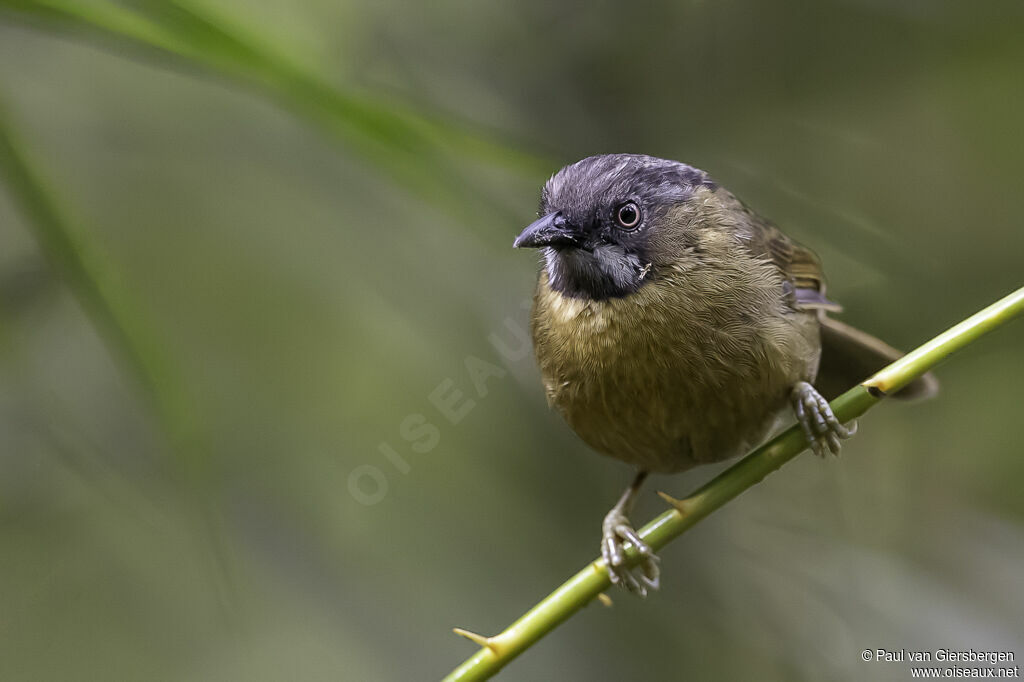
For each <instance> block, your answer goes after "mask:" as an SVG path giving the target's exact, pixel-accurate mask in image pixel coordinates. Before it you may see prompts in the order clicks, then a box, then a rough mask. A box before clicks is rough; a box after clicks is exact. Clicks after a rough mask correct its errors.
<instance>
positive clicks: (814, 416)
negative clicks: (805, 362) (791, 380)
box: [791, 381, 857, 457]
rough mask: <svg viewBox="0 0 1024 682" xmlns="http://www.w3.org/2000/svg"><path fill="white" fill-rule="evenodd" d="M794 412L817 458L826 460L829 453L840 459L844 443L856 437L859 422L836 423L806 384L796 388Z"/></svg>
mask: <svg viewBox="0 0 1024 682" xmlns="http://www.w3.org/2000/svg"><path fill="white" fill-rule="evenodd" d="M791 400H792V403H793V412H794V413H795V414H796V420H797V422H798V423H799V424H800V428H801V429H802V430H803V432H804V437H805V438H807V443H808V445H810V448H811V450H812V451H813V452H814V454H816V455H818V456H819V457H824V456H825V453H826V452H831V453H832V454H833V455H838V454H839V451H840V450H841V449H842V441H843V440H845V439H847V438H849V437H850V436H852V435H853V434H855V433H857V422H852V423H851V424H850V426H843V425H842V424H840V423H839V420H838V419H836V416H835V414H834V413H833V412H832V408H831V407H830V406H829V404H828V401H827V400H825V398H823V397H822V396H821V394H820V393H818V392H817V391H816V390H815V389H814V387H813V386H811V385H810V384H809V383H807V382H806V381H801V382H799V383H798V384H797V385H796V386H794V387H793V393H792V399H791Z"/></svg>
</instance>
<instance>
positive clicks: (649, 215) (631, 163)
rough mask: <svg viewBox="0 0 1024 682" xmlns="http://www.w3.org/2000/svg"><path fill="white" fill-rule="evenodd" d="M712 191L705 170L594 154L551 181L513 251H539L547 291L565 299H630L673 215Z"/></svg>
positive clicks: (657, 258) (658, 256)
mask: <svg viewBox="0 0 1024 682" xmlns="http://www.w3.org/2000/svg"><path fill="white" fill-rule="evenodd" d="M701 187H706V188H709V189H713V187H714V186H713V184H712V182H711V180H710V179H709V178H708V176H707V174H706V173H704V171H701V170H698V169H696V168H693V167H691V166H687V165H686V164H684V163H679V162H678V161H667V160H665V159H658V158H655V157H652V156H643V155H640V154H605V155H602V156H591V157H588V158H586V159H583V160H582V161H577V162H576V163H574V164H572V165H569V166H566V167H565V168H563V169H562V170H560V171H558V172H557V173H555V174H554V175H553V176H551V179H550V180H548V182H547V184H546V185H545V186H544V191H543V193H542V195H541V202H540V211H539V215H540V218H539V219H538V220H537V221H535V222H534V223H532V224H531V225H529V226H528V227H527V228H526V229H525V230H523V232H522V233H521V234H520V235H519V236H518V237H516V240H515V243H514V246H516V247H531V248H540V249H541V250H542V253H543V254H544V267H545V269H546V270H547V275H548V282H549V284H550V286H551V287H552V288H553V289H555V290H556V291H559V292H560V293H562V294H563V295H565V296H570V297H572V298H585V299H591V300H604V299H608V298H615V297H622V296H627V295H629V294H631V293H633V292H634V291H636V290H637V289H639V288H640V287H641V286H643V285H644V284H645V282H647V281H650V280H651V279H653V277H652V276H651V275H650V270H651V266H652V264H654V265H658V264H659V263H660V262H661V261H662V260H664V256H665V255H666V254H664V253H661V251H663V249H662V248H661V247H662V245H663V244H664V243H665V242H664V240H662V239H659V233H660V232H662V231H664V230H665V228H666V222H667V221H669V219H670V216H674V215H678V211H677V209H678V208H679V207H680V206H681V205H685V204H686V203H687V202H689V201H691V199H693V198H694V196H695V195H696V193H697V192H698V190H699V188H701Z"/></svg>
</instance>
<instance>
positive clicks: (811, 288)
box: [744, 207, 843, 312]
mask: <svg viewBox="0 0 1024 682" xmlns="http://www.w3.org/2000/svg"><path fill="white" fill-rule="evenodd" d="M744 210H745V212H746V214H747V215H748V216H749V218H750V221H749V230H748V236H747V239H746V241H747V244H748V247H749V248H750V250H751V251H752V252H753V253H754V254H755V255H757V256H761V257H764V258H767V259H769V260H771V262H773V263H774V264H775V265H776V266H777V267H778V268H779V271H780V272H781V273H782V276H783V277H784V278H785V281H786V282H787V283H788V284H789V285H790V286H791V287H792V303H793V306H794V307H796V308H800V309H804V310H827V311H832V312H839V311H841V310H842V309H843V308H842V306H840V305H839V304H838V303H836V302H835V301H830V300H829V299H827V298H825V274H824V272H822V269H821V260H820V259H819V258H818V256H817V254H815V253H814V252H813V251H811V250H810V249H809V248H807V247H806V246H804V245H803V244H800V243H799V242H797V241H795V240H794V239H791V238H789V237H787V236H786V235H785V234H784V233H783V232H782V230H780V229H779V228H778V227H776V225H775V223H773V222H771V221H770V220H766V219H765V218H762V217H761V216H759V215H757V214H756V213H754V212H753V211H751V210H750V209H749V208H746V207H744Z"/></svg>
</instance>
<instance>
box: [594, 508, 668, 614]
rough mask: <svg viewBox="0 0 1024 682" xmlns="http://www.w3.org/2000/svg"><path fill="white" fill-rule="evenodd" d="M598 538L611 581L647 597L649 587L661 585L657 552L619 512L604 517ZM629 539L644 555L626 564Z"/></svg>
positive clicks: (653, 587)
mask: <svg viewBox="0 0 1024 682" xmlns="http://www.w3.org/2000/svg"><path fill="white" fill-rule="evenodd" d="M603 530H604V533H603V538H602V540H601V556H602V557H603V558H604V562H605V565H606V566H607V567H608V577H609V579H610V580H611V581H612V584H614V585H621V586H622V587H624V588H626V589H627V590H628V591H630V592H632V593H633V594H637V595H639V596H641V597H646V596H647V592H648V590H656V589H658V587H659V585H660V577H661V569H660V568H659V566H658V556H657V555H656V554H655V553H654V551H653V550H652V549H651V548H650V546H649V545H648V544H647V543H646V542H644V541H643V540H642V539H641V538H640V535H639V534H637V532H636V531H635V530H634V529H633V527H632V526H631V525H630V524H629V521H628V519H626V517H625V516H623V515H621V514H616V513H614V512H613V513H611V514H609V515H608V517H606V518H605V523H604V529H603ZM626 542H629V543H632V545H633V546H634V547H636V550H637V552H639V553H640V555H641V556H642V557H643V558H642V559H641V561H640V563H638V564H636V565H635V566H629V565H628V559H627V557H626V551H625V543H626Z"/></svg>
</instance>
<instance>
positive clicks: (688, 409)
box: [535, 321, 816, 472]
mask: <svg viewBox="0 0 1024 682" xmlns="http://www.w3.org/2000/svg"><path fill="white" fill-rule="evenodd" d="M783 322H784V321H781V322H780V321H776V324H775V326H774V327H773V328H772V329H770V330H765V329H762V328H759V327H758V328H755V327H750V328H747V329H744V330H732V331H731V332H730V334H729V335H728V338H725V337H724V336H721V335H716V334H714V333H710V334H709V333H707V330H704V331H702V333H701V334H692V333H688V332H686V331H685V330H686V327H685V326H682V327H678V326H677V328H678V329H681V330H682V331H681V332H678V333H674V332H672V331H670V330H666V329H654V330H653V331H654V333H651V332H652V328H651V327H650V326H649V325H636V326H634V325H630V326H628V327H626V326H623V325H618V328H616V325H614V324H606V325H596V326H595V325H594V324H593V323H592V321H591V323H590V324H589V325H588V326H587V328H575V329H573V328H572V327H566V326H562V327H561V328H560V329H561V332H562V333H564V334H568V335H569V336H562V337H561V338H557V337H558V336H559V333H558V332H554V333H553V336H551V335H548V336H545V335H543V334H541V335H539V336H538V337H537V339H535V340H536V341H537V349H536V350H537V355H538V359H539V360H540V365H541V371H542V374H543V377H544V383H545V387H546V390H547V395H548V399H549V401H550V402H551V404H552V405H553V406H554V407H556V408H557V409H558V411H559V412H560V413H561V414H562V416H563V417H564V418H565V420H566V421H567V422H568V423H569V425H570V426H571V427H572V428H573V430H574V431H575V432H576V433H577V434H578V435H579V436H580V437H581V438H582V439H583V440H584V441H585V442H586V443H587V444H588V445H590V446H591V447H592V448H594V449H595V450H597V451H599V452H601V453H603V454H606V455H609V456H611V457H615V458H617V459H620V460H623V461H625V462H628V463H630V464H632V465H634V466H636V467H638V468H641V469H646V470H651V471H659V472H675V471H682V470H684V469H688V468H690V467H693V466H695V465H697V464H702V463H707V462H714V461H719V460H723V459H728V458H730V457H733V456H736V455H739V454H742V453H743V452H744V451H745V450H747V449H749V448H750V447H752V446H754V445H756V444H757V443H759V442H761V441H762V440H763V439H764V438H765V437H766V436H767V435H768V433H769V432H770V431H771V429H772V428H773V427H774V426H775V425H776V423H777V422H778V419H779V417H780V413H781V412H782V411H783V410H784V408H785V407H786V406H787V397H788V395H789V391H790V389H791V388H792V386H793V384H795V383H796V382H797V381H800V380H801V379H808V378H811V376H813V372H814V368H813V367H810V366H809V363H810V362H812V361H816V357H813V358H812V357H811V355H813V353H811V352H810V349H809V346H808V343H807V339H805V338H804V335H805V333H806V330H805V329H803V328H802V326H801V325H798V324H794V325H790V326H791V327H792V328H791V329H790V328H789V327H787V325H786V324H784V323H783ZM804 326H806V325H804ZM549 331H550V330H549ZM641 332H642V333H641ZM785 334H791V335H792V338H791V339H786V338H782V337H784V336H785ZM716 337H718V338H716ZM780 341H781V342H780ZM556 349H557V350H556Z"/></svg>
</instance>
